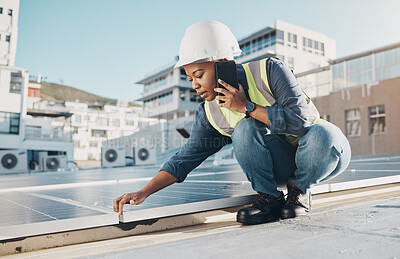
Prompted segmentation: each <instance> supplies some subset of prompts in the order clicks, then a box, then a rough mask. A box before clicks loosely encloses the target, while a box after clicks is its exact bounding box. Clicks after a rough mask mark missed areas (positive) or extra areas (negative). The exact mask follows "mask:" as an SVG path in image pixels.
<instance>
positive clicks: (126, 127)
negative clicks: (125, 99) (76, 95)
mask: <svg viewBox="0 0 400 259" xmlns="http://www.w3.org/2000/svg"><path fill="white" fill-rule="evenodd" d="M65 107H66V108H67V109H68V111H69V112H70V113H72V114H73V115H72V117H71V129H72V130H73V135H72V140H73V143H74V159H75V160H97V161H99V160H100V159H101V147H102V146H103V143H104V142H106V141H107V140H111V139H118V138H121V137H125V136H129V135H131V134H133V133H135V132H137V131H138V130H139V128H140V127H141V126H142V123H146V122H148V121H150V122H151V121H157V120H155V119H147V118H141V117H140V115H139V113H140V111H141V107H134V106H127V105H120V104H119V103H116V104H115V105H114V104H105V105H100V104H86V103H78V102H65Z"/></svg>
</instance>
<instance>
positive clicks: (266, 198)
mask: <svg viewBox="0 0 400 259" xmlns="http://www.w3.org/2000/svg"><path fill="white" fill-rule="evenodd" d="M271 199H272V196H271V195H268V194H266V193H262V192H259V193H258V199H257V201H256V203H255V204H254V205H256V206H262V205H264V204H265V203H268V202H270V201H271Z"/></svg>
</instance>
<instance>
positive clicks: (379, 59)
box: [375, 48, 400, 80]
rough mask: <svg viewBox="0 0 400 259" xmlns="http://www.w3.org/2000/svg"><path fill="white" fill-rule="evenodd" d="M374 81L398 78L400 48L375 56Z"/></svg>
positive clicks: (399, 74)
mask: <svg viewBox="0 0 400 259" xmlns="http://www.w3.org/2000/svg"><path fill="white" fill-rule="evenodd" d="M375 67H376V80H384V79H389V78H394V77H399V76H400V48H395V49H391V50H386V51H382V52H379V53H376V54H375Z"/></svg>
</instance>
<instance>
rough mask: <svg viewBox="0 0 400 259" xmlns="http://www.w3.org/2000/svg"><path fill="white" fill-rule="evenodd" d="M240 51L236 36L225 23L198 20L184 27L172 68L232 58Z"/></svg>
mask: <svg viewBox="0 0 400 259" xmlns="http://www.w3.org/2000/svg"><path fill="white" fill-rule="evenodd" d="M241 52H242V51H241V50H240V48H239V43H238V41H237V39H236V37H235V36H234V35H233V33H232V32H231V30H230V29H229V28H228V27H227V26H226V25H225V24H222V23H220V22H217V21H203V22H198V23H195V24H193V25H190V26H189V27H188V28H187V29H186V32H185V35H184V36H183V39H182V41H181V46H180V48H179V60H178V62H177V63H176V65H175V66H174V68H176V67H180V66H184V65H187V64H191V63H195V62H206V61H213V60H218V59H223V58H227V59H233V57H235V56H239V55H240V53H241Z"/></svg>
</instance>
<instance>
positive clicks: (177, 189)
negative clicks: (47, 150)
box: [0, 155, 400, 233]
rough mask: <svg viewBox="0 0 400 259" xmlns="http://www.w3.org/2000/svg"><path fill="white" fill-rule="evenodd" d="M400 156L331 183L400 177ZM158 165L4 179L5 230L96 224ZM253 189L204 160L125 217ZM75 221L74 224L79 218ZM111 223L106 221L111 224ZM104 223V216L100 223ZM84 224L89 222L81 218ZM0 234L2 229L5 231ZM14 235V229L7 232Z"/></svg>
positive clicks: (249, 195) (227, 200) (237, 174)
mask: <svg viewBox="0 0 400 259" xmlns="http://www.w3.org/2000/svg"><path fill="white" fill-rule="evenodd" d="M399 168H400V156H395V155H393V156H373V157H362V158H358V159H354V160H353V161H352V163H351V164H350V166H349V167H348V169H347V170H346V171H345V172H344V173H343V174H341V175H340V176H338V177H336V178H334V179H332V180H330V181H328V182H324V183H322V184H326V183H341V182H349V181H354V180H361V179H371V178H376V177H384V176H393V175H400V169H399ZM158 169H159V167H154V166H147V167H125V168H107V169H91V170H81V171H78V172H51V173H32V174H29V175H27V174H25V175H24V174H21V175H6V176H1V177H0V207H1V208H2V210H1V212H0V230H3V233H5V232H4V230H5V229H6V228H7V231H11V230H10V229H11V228H10V227H12V226H19V225H24V224H27V225H26V226H27V228H29V226H30V225H31V224H33V225H34V224H37V223H38V224H39V223H46V222H63V221H64V220H70V219H77V220H78V221H79V219H82V221H86V220H87V219H88V217H90V221H88V222H87V224H86V225H87V226H88V227H89V226H93V222H95V221H96V220H93V219H94V218H96V217H97V218H99V219H100V218H102V219H106V218H107V220H105V221H103V222H104V224H110V220H109V217H106V218H105V217H103V216H104V215H110V216H112V217H113V219H115V221H112V222H115V224H116V223H118V216H117V214H116V213H114V212H113V210H112V201H113V199H114V198H116V197H118V196H120V195H121V194H123V193H126V192H133V191H137V190H139V189H141V188H142V187H143V186H144V185H145V184H146V183H147V182H148V180H149V179H151V177H152V176H154V175H155V174H156V173H157V172H158ZM253 198H254V191H253V190H252V189H251V186H250V183H249V182H247V179H246V177H245V175H244V174H243V172H242V171H241V169H240V167H239V165H238V164H233V165H226V166H219V167H216V166H213V165H212V164H205V165H203V166H202V167H201V168H198V169H196V170H194V171H193V172H192V173H191V174H190V175H189V176H188V178H187V180H186V181H185V182H184V183H181V184H174V185H172V186H170V187H168V188H165V189H164V190H161V191H159V192H157V193H155V194H153V195H151V196H150V197H149V198H148V199H147V200H146V201H145V202H144V203H142V204H141V205H139V206H130V205H126V206H125V208H124V210H125V213H124V217H123V218H120V219H119V220H121V221H131V220H138V219H144V218H146V217H160V216H172V215H174V213H175V214H176V213H178V214H179V213H191V212H194V211H201V210H210V209H216V208H222V207H228V206H236V205H241V204H245V203H248V202H249V201H250V200H251V199H253ZM78 221H74V222H78ZM106 221H107V223H106ZM96 222H97V223H98V224H102V223H101V220H99V221H96ZM78 225H79V227H84V226H85V222H80V223H79V224H78ZM0 232H1V231H0ZM8 233H10V232H8Z"/></svg>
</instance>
